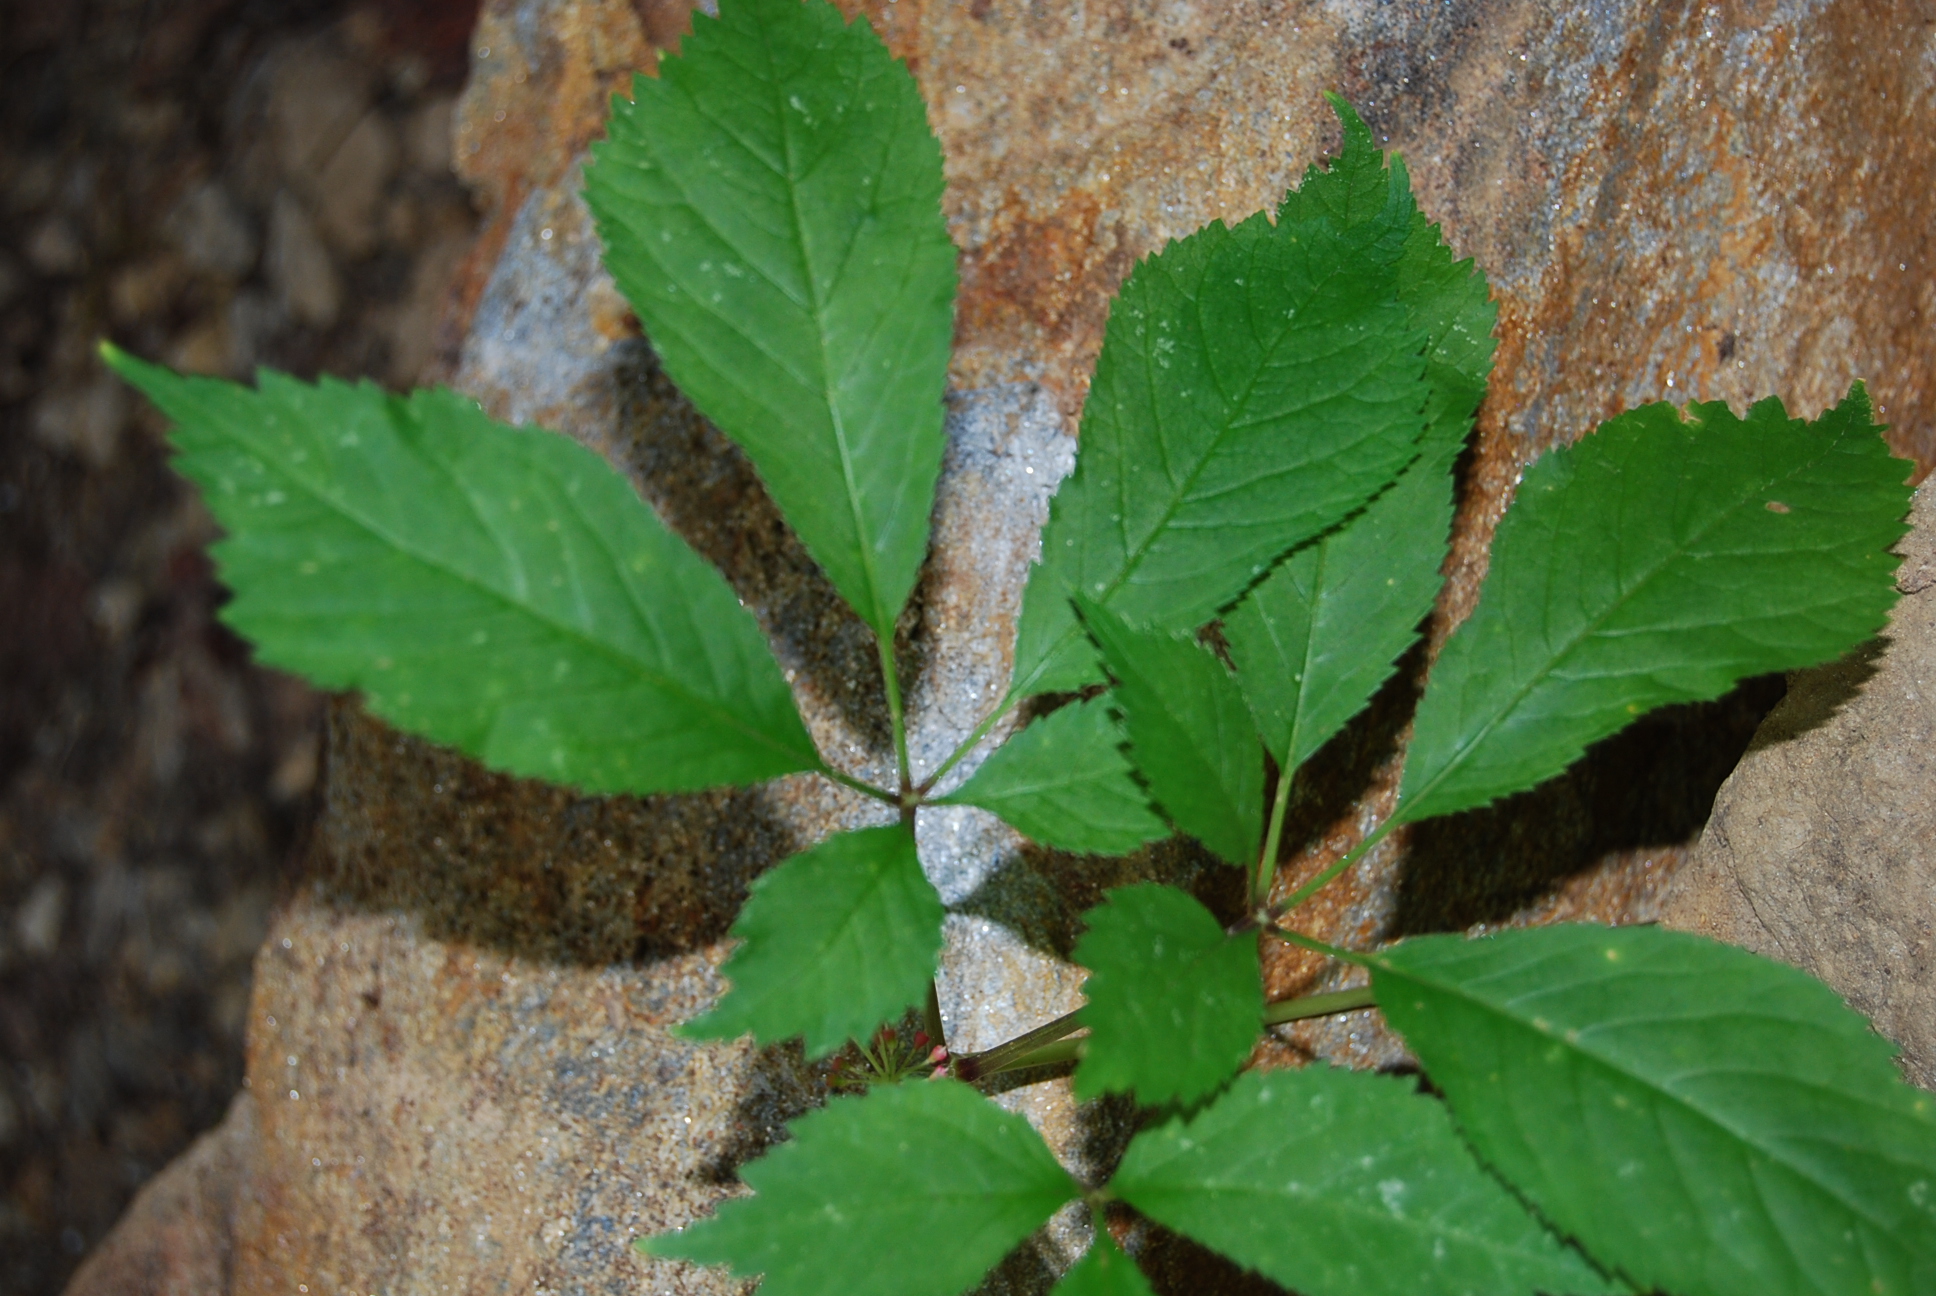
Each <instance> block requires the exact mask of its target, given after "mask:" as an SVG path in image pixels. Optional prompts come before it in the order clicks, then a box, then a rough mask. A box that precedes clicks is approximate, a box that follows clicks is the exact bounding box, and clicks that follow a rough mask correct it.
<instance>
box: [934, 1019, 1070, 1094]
mask: <svg viewBox="0 0 1936 1296" xmlns="http://www.w3.org/2000/svg"><path fill="white" fill-rule="evenodd" d="M1080 1012H1081V1009H1077V1010H1076V1012H1072V1013H1064V1014H1062V1016H1060V1017H1057V1018H1056V1019H1055V1020H1054V1021H1051V1022H1045V1023H1043V1024H1042V1025H1040V1026H1037V1027H1036V1028H1035V1029H1034V1030H1032V1031H1024V1032H1023V1033H1022V1034H1020V1035H1017V1036H1016V1037H1015V1038H1014V1039H1012V1040H1009V1041H1007V1042H1006V1043H1002V1044H997V1045H996V1046H995V1047H994V1048H992V1049H984V1050H983V1051H982V1052H980V1053H964V1054H961V1055H960V1056H958V1057H956V1058H955V1059H954V1062H953V1064H952V1069H953V1073H954V1075H955V1076H956V1078H958V1079H961V1080H977V1079H980V1078H981V1077H982V1076H985V1075H994V1074H995V1073H996V1072H998V1071H1006V1070H1008V1069H1009V1066H1010V1064H1011V1063H1013V1062H1014V1060H1015V1059H1016V1058H1018V1057H1022V1056H1024V1055H1025V1054H1027V1053H1029V1052H1031V1051H1033V1050H1034V1049H1036V1048H1039V1047H1041V1046H1042V1045H1044V1044H1053V1043H1055V1042H1056V1041H1057V1040H1060V1039H1066V1038H1067V1037H1068V1036H1070V1035H1073V1034H1075V1033H1076V1032H1077V1031H1079V1030H1081V1029H1082V1023H1081V1022H1079V1021H1077V1020H1076V1017H1077V1015H1078V1014H1079V1013H1080Z"/></svg>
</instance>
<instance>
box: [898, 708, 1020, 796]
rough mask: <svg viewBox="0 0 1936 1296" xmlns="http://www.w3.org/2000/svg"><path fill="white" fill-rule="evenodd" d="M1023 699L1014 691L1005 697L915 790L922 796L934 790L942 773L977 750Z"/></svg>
mask: <svg viewBox="0 0 1936 1296" xmlns="http://www.w3.org/2000/svg"><path fill="white" fill-rule="evenodd" d="M1021 700H1022V699H1021V698H1020V696H1018V695H1017V694H1015V693H1013V692H1011V693H1009V694H1008V696H1007V697H1004V698H1003V699H1002V701H1001V705H1000V706H998V707H996V708H995V709H994V710H993V711H991V712H989V713H988V718H987V719H986V720H983V721H982V722H981V723H980V724H978V725H976V726H975V732H973V733H971V734H969V735H968V736H967V737H966V738H964V739H962V742H961V745H960V746H959V747H957V748H955V749H954V751H952V752H951V753H949V755H948V759H947V760H944V761H942V762H941V766H940V768H939V769H937V770H935V772H934V773H932V774H930V775H928V776H927V778H925V779H923V780H922V781H921V786H920V787H918V788H916V789H914V790H915V792H916V793H917V794H919V795H921V796H926V795H927V794H928V793H929V792H931V791H933V789H934V785H935V784H937V783H939V782H940V781H941V777H942V775H944V774H946V773H947V772H948V771H949V770H951V769H953V768H954V767H955V766H956V765H959V764H960V763H961V758H962V757H964V756H966V755H967V754H968V753H969V752H971V751H973V750H975V747H976V745H977V744H978V743H980V742H981V740H982V739H984V738H986V737H987V736H988V731H989V730H991V729H993V728H994V727H995V726H996V725H998V724H1000V723H1001V721H1002V717H1003V716H1005V715H1007V714H1008V713H1009V712H1010V711H1013V710H1014V709H1015V704H1016V703H1017V702H1020V701H1021Z"/></svg>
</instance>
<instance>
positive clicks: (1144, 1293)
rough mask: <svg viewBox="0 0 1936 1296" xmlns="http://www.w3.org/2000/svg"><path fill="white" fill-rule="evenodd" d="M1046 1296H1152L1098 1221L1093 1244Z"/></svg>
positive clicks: (1151, 1289) (1131, 1264)
mask: <svg viewBox="0 0 1936 1296" xmlns="http://www.w3.org/2000/svg"><path fill="white" fill-rule="evenodd" d="M1049 1296H1156V1292H1155V1290H1154V1289H1153V1288H1151V1286H1150V1285H1149V1279H1147V1278H1145V1277H1143V1271H1142V1270H1141V1269H1138V1268H1137V1267H1136V1262H1135V1261H1134V1260H1131V1259H1130V1258H1129V1257H1128V1256H1126V1255H1124V1254H1123V1252H1122V1248H1121V1247H1119V1246H1117V1245H1116V1239H1114V1238H1112V1237H1110V1236H1109V1230H1108V1229H1106V1228H1104V1227H1103V1225H1102V1222H1101V1221H1100V1220H1098V1221H1097V1222H1096V1237H1095V1241H1093V1242H1091V1243H1090V1244H1089V1250H1088V1251H1087V1252H1086V1253H1084V1255H1083V1257H1082V1259H1080V1260H1078V1261H1076V1262H1075V1265H1074V1266H1073V1267H1071V1268H1070V1270H1069V1272H1068V1273H1065V1274H1063V1275H1062V1280H1061V1281H1060V1282H1058V1283H1056V1285H1055V1286H1054V1288H1052V1289H1051V1290H1050V1292H1049Z"/></svg>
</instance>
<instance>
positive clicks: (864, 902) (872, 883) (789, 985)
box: [727, 864, 925, 1003]
mask: <svg viewBox="0 0 1936 1296" xmlns="http://www.w3.org/2000/svg"><path fill="white" fill-rule="evenodd" d="M916 867H917V868H918V867H919V865H918V864H917V865H916ZM893 871H894V866H893V864H889V865H888V867H886V868H881V869H876V870H875V871H874V876H873V877H872V879H870V880H869V881H868V883H867V884H866V886H865V887H864V888H863V889H862V890H861V891H860V892H859V893H858V894H857V895H856V896H855V897H854V902H853V903H852V904H850V905H848V906H847V909H846V912H845V913H844V914H843V915H842V916H841V918H840V920H839V922H838V923H837V924H836V925H835V926H834V928H833V930H832V931H831V932H830V933H828V935H827V936H826V937H825V938H824V939H822V940H821V941H819V942H818V943H817V944H816V945H814V946H813V947H812V950H813V954H812V958H813V963H814V965H816V966H817V965H818V964H819V963H820V962H821V961H822V960H824V959H825V958H826V955H827V952H828V951H829V950H831V949H833V948H834V947H835V946H837V945H839V944H840V943H841V942H842V941H843V940H846V939H847V938H848V935H849V933H850V932H851V931H852V930H853V928H854V927H855V925H856V924H857V923H858V921H859V915H860V911H861V910H862V909H864V908H866V907H867V906H868V904H869V903H871V902H872V901H874V900H875V899H877V898H878V897H880V896H881V895H883V894H884V893H885V892H886V890H887V887H888V883H889V882H890V881H891V880H892V879H891V878H890V877H889V874H890V873H892V872H893ZM923 876H924V880H925V875H923ZM733 934H734V935H736V936H738V937H739V938H740V939H741V940H744V941H746V942H747V948H749V949H750V948H752V947H753V944H752V936H751V934H750V933H745V932H735V933H733ZM768 944H769V945H770V941H769V942H768ZM858 944H859V945H860V948H861V949H862V951H863V952H875V951H876V949H877V947H875V946H872V945H869V944H868V943H867V942H865V941H862V942H859V943H858ZM788 962H789V963H791V962H792V960H790V959H789V960H788ZM870 970H871V968H870ZM730 973H731V969H727V974H728V975H730ZM795 985H796V983H795V982H793V981H782V982H780V983H779V985H777V986H776V987H775V988H774V989H773V990H770V991H769V992H768V993H767V994H766V995H765V996H762V997H761V998H760V1000H759V1001H760V1002H763V1003H764V1002H771V1001H772V999H773V998H774V997H776V996H778V997H781V998H784V997H786V996H787V995H789V994H790V993H792V991H793V990H794V989H795Z"/></svg>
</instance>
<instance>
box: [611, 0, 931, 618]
mask: <svg viewBox="0 0 1936 1296" xmlns="http://www.w3.org/2000/svg"><path fill="white" fill-rule="evenodd" d="M679 49H680V52H679V54H678V56H677V57H673V58H668V59H665V60H664V61H663V62H661V63H660V64H659V75H658V77H657V78H656V79H652V78H647V77H643V76H641V77H638V78H636V79H635V80H634V82H633V86H632V100H631V101H630V102H627V101H625V100H623V99H617V100H615V101H614V102H613V106H612V120H611V125H610V136H609V138H608V139H607V140H605V141H604V142H603V143H601V144H598V145H595V146H594V147H593V155H594V157H595V159H596V165H594V166H592V167H591V168H590V169H589V170H588V171H587V173H586V194H585V196H586V200H587V201H588V202H589V203H590V204H591V208H592V211H593V213H594V214H595V215H596V216H597V219H598V229H599V233H600V235H601V236H602V237H603V239H604V241H605V248H606V265H607V267H608V268H609V269H610V270H611V272H612V275H613V277H614V278H615V279H617V280H618V285H619V287H620V289H621V290H622V291H623V292H624V293H625V296H626V299H627V300H628V301H630V302H631V303H632V306H633V309H635V310H636V311H637V312H638V314H639V319H640V320H641V321H642V322H643V323H644V325H645V330H646V333H647V335H648V336H649V337H650V339H651V342H652V346H653V348H654V349H655V350H656V351H657V352H658V354H659V356H660V358H661V359H662V360H663V361H664V362H665V366H666V371H667V372H668V373H669V374H671V375H672V378H673V380H674V381H675V382H677V383H678V384H679V387H680V389H681V390H683V391H684V392H685V393H686V395H687V396H689V397H691V399H692V401H693V403H694V404H695V405H697V406H698V407H699V409H700V412H701V413H703V414H705V415H706V417H707V418H709V419H711V420H712V421H713V422H714V423H716V424H718V425H719V427H720V429H721V430H722V431H724V432H725V433H726V434H727V435H728V436H730V437H732V438H733V440H734V441H736V442H738V443H739V444H740V445H741V446H742V447H744V448H745V450H746V452H747V454H748V455H750V456H751V457H752V460H753V463H754V466H755V467H756V468H757V469H758V470H759V473H760V478H761V480H762V481H764V482H765V483H766V487H767V489H768V490H769V491H770V492H771V493H772V495H773V498H774V500H775V501H777V502H778V504H779V506H780V509H781V511H782V512H784V513H785V514H786V517H787V520H788V522H790V523H791V524H792V525H793V528H794V530H795V531H797V532H798V533H799V535H800V538H801V540H802V541H804V542H805V544H806V546H807V549H808V551H809V552H810V553H812V555H813V557H814V560H815V561H816V562H818V563H819V564H820V565H821V567H822V568H823V569H824V570H825V571H826V573H827V576H828V578H829V579H830V580H832V581H833V583H834V586H835V588H836V589H838V590H839V591H840V592H841V594H842V595H843V596H844V597H845V598H846V599H847V601H848V602H849V603H851V604H852V605H853V606H854V608H855V610H856V611H858V612H859V613H860V615H861V616H862V618H863V619H865V620H866V621H867V623H868V624H869V625H871V626H873V627H874V629H875V630H876V632H877V633H879V634H881V635H882V636H884V637H888V636H891V635H892V634H893V630H894V619H895V616H896V614H897V613H899V611H900V609H901V605H902V604H903V603H904V602H906V600H907V596H908V591H909V590H910V589H912V588H913V585H914V579H915V573H916V571H917V569H918V568H919V567H920V565H921V559H922V556H923V554H924V553H925V552H926V549H927V535H928V515H929V512H930V510H931V509H932V507H933V503H934V483H935V477H936V475H937V474H938V473H939V471H940V465H941V452H942V448H943V435H942V430H941V422H942V405H941V397H942V389H943V386H944V384H945V382H946V378H947V370H948V357H949V346H950V343H951V341H952V331H953V327H954V319H953V310H952V303H953V300H954V291H955V250H954V246H953V245H952V244H951V243H950V242H949V241H948V231H947V225H946V223H945V221H944V220H943V219H942V215H941V148H940V145H939V144H937V143H936V141H935V138H934V135H933V133H932V132H931V131H930V130H929V129H928V124H927V117H926V114H925V110H924V109H923V106H922V102H921V95H920V92H919V90H918V89H917V88H916V86H915V84H914V78H913V77H911V76H909V75H908V71H907V69H906V68H905V67H903V66H902V65H901V64H899V63H897V62H896V61H895V60H894V59H893V57H892V56H890V55H889V54H888V52H887V48H886V47H885V46H884V45H882V44H881V41H880V38H879V37H878V36H876V35H875V34H874V31H873V29H872V28H871V27H869V26H868V25H867V23H866V21H865V20H862V21H858V22H855V23H852V24H849V23H847V22H845V21H844V20H843V19H842V18H841V16H840V13H839V11H838V10H836V9H835V8H834V7H833V6H832V5H830V4H826V3H823V2H822V0H810V3H807V4H801V3H799V2H798V0H723V3H722V4H721V5H720V7H719V17H718V19H717V20H715V19H712V18H708V17H706V16H705V15H704V14H695V15H694V17H693V30H692V34H691V35H689V36H686V37H685V38H683V39H682V40H681V41H680V44H679Z"/></svg>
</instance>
